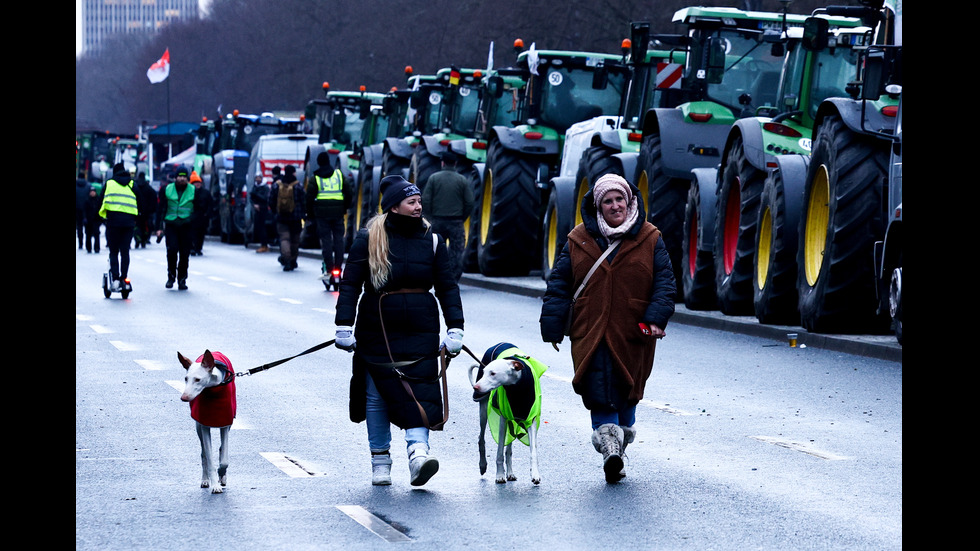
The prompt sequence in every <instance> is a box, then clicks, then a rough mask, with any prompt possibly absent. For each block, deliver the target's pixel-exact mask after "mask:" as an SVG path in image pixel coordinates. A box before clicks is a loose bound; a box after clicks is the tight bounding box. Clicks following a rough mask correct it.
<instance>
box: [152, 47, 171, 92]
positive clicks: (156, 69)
mask: <svg viewBox="0 0 980 551" xmlns="http://www.w3.org/2000/svg"><path fill="white" fill-rule="evenodd" d="M168 76H170V48H167V51H165V52H163V57H161V58H160V59H158V60H157V62H156V63H154V64H153V65H150V68H149V69H147V70H146V78H148V79H150V82H152V83H153V84H157V83H158V82H163V81H165V80H167V77H168Z"/></svg>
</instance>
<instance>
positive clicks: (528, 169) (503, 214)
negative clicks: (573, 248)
mask: <svg viewBox="0 0 980 551" xmlns="http://www.w3.org/2000/svg"><path fill="white" fill-rule="evenodd" d="M535 166H536V165H535V164H533V163H530V162H528V160H527V159H523V158H521V157H520V156H519V155H517V154H516V153H514V152H513V151H509V150H507V149H505V148H504V147H503V146H502V145H500V143H499V142H493V144H492V145H491V146H490V151H489V153H488V155H487V168H486V173H485V174H484V177H483V193H482V194H481V195H482V198H481V201H480V241H479V250H478V261H479V264H480V273H482V274H483V275H485V276H487V277H498V276H526V275H527V274H528V273H529V272H530V271H531V269H532V267H534V266H535V265H536V264H538V263H539V260H540V257H539V256H538V248H537V247H538V229H539V226H540V223H541V222H540V221H539V220H538V211H539V209H540V204H539V203H540V201H541V199H540V196H539V193H538V190H537V188H536V187H535V185H534V175H535V170H534V169H535Z"/></svg>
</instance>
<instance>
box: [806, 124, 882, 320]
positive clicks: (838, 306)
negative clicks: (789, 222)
mask: <svg viewBox="0 0 980 551" xmlns="http://www.w3.org/2000/svg"><path fill="white" fill-rule="evenodd" d="M885 145H886V144H885V142H884V140H875V139H874V138H871V137H868V136H865V135H863V134H859V133H856V132H852V131H851V130H850V129H848V128H847V126H845V125H844V123H843V121H841V119H840V118H839V117H837V116H830V117H828V118H827V119H826V120H825V121H824V123H823V124H821V126H820V128H819V129H818V131H817V135H816V139H814V141H813V154H812V157H811V161H810V166H809V169H808V170H807V177H806V187H805V190H804V194H803V204H804V215H803V218H802V219H801V220H800V229H799V250H798V252H797V266H798V270H799V274H798V277H797V291H798V292H799V309H800V318H801V321H802V324H803V327H804V328H805V329H807V330H808V331H812V332H815V333H882V332H887V330H888V328H889V322H890V320H889V319H888V317H887V316H886V315H881V314H878V313H877V312H876V311H877V300H876V296H877V295H876V293H875V281H876V280H875V273H874V261H873V258H874V256H873V255H874V243H875V241H877V240H880V239H883V237H884V233H885V221H886V220H885V213H884V209H883V208H882V205H883V204H885V201H884V198H883V194H884V192H885V191H884V190H885V183H886V178H887V162H888V149H887V147H885Z"/></svg>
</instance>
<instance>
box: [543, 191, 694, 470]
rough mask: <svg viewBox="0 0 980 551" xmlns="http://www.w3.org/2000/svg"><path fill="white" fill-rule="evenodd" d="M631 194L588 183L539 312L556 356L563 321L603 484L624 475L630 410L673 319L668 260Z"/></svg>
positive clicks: (574, 382)
mask: <svg viewBox="0 0 980 551" xmlns="http://www.w3.org/2000/svg"><path fill="white" fill-rule="evenodd" d="M636 193H637V189H636V188H635V187H634V186H633V185H632V184H630V183H628V182H627V181H626V180H625V179H624V178H622V177H621V176H618V175H615V174H606V175H604V176H601V177H600V178H599V179H598V180H597V181H596V183H595V186H594V187H593V189H592V190H591V191H589V192H588V193H586V195H585V197H584V198H583V200H582V204H581V207H580V211H581V214H582V223H581V224H579V225H577V226H575V228H573V229H572V231H571V232H570V233H569V234H568V241H567V242H566V243H565V246H564V247H563V248H562V251H561V253H560V254H559V255H558V260H557V261H556V262H555V266H554V269H553V270H552V272H551V275H550V277H549V278H548V285H547V289H546V290H545V295H544V303H543V305H542V307H541V318H540V325H541V337H542V339H543V340H544V341H545V342H550V343H552V344H553V346H554V347H555V349H557V348H558V343H560V342H561V341H562V339H563V338H564V334H565V328H566V322H567V321H568V316H572V318H571V328H570V330H569V331H568V335H569V338H570V339H571V341H572V346H571V349H572V365H573V366H574V370H575V374H574V376H573V377H572V389H573V390H574V391H575V392H576V393H577V394H579V395H580V396H581V397H582V402H583V404H584V405H585V407H586V408H587V409H588V410H589V412H590V415H591V418H592V445H593V446H594V447H595V449H596V451H598V452H599V453H601V454H602V460H603V471H604V473H605V477H606V482H618V481H619V480H621V479H622V478H623V477H624V476H626V472H625V470H624V463H623V452H624V451H625V450H626V446H627V444H629V443H631V442H633V440H634V439H635V438H636V429H634V428H633V425H634V423H635V421H636V404H637V403H639V401H640V400H641V399H642V398H643V391H644V388H645V387H646V382H647V379H648V378H649V377H650V373H651V372H652V371H653V358H654V352H655V351H656V347H657V340H659V339H661V338H663V336H664V329H665V328H666V327H667V321H668V320H669V319H670V317H671V316H672V315H673V313H674V298H673V297H674V291H675V282H674V275H673V274H674V272H673V269H672V268H671V265H670V257H669V256H668V255H667V249H666V248H665V247H664V243H663V239H661V237H660V230H658V229H657V228H656V227H655V226H654V225H653V224H651V223H649V222H647V221H646V215H645V213H644V212H643V205H642V203H640V202H639V201H637V198H636ZM604 253H608V255H607V256H606V257H605V258H603V255H604ZM593 267H596V268H595V271H594V273H592V275H591V278H589V275H588V274H589V272H590V271H591V270H593ZM583 280H587V281H586V284H585V286H584V288H582V289H581V293H580V294H579V295H578V297H577V298H574V299H573V297H574V296H575V293H576V291H577V290H579V289H580V286H581V285H582V282H583ZM572 308H574V311H571V309H572Z"/></svg>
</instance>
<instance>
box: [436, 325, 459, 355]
mask: <svg viewBox="0 0 980 551" xmlns="http://www.w3.org/2000/svg"><path fill="white" fill-rule="evenodd" d="M441 347H442V348H445V349H446V352H447V353H449V355H450V356H455V355H457V354H459V351H460V350H462V349H463V330H462V329H450V330H449V331H446V338H445V339H443V340H442V345H441Z"/></svg>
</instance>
